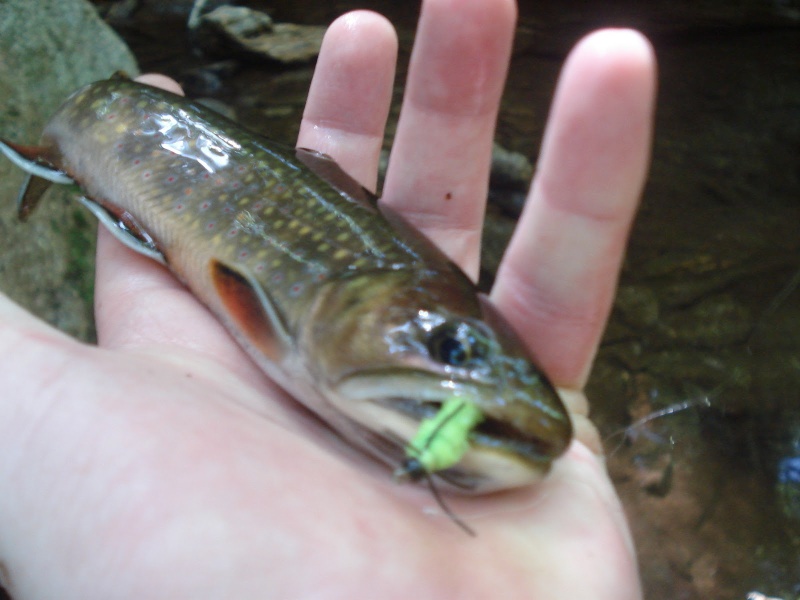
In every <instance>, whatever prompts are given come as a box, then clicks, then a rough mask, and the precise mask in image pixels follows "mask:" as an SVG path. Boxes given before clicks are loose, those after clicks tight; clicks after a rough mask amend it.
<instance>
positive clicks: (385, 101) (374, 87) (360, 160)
mask: <svg viewBox="0 0 800 600" xmlns="http://www.w3.org/2000/svg"><path fill="white" fill-rule="evenodd" d="M396 61H397V36H396V35H395V32H394V28H393V27H392V25H391V24H390V23H389V21H387V20H386V19H385V18H384V17H382V16H380V15H378V14H375V13H373V12H369V11H366V10H359V11H354V12H351V13H348V14H346V15H344V16H342V17H339V18H338V19H337V20H336V21H334V22H333V24H332V25H331V26H330V27H329V28H328V31H327V32H326V34H325V39H324V40H323V42H322V49H321V50H320V55H319V59H318V61H317V68H316V70H315V72H314V78H313V80H312V81H311V88H310V89H309V92H308V100H307V102H306V108H305V112H304V113H303V121H302V124H301V126H300V135H299V137H298V141H297V145H298V146H300V147H304V148H313V149H314V150H318V151H320V152H324V153H325V154H329V155H330V156H332V157H334V158H335V159H336V161H337V162H338V163H339V165H340V166H341V167H342V168H343V169H344V170H345V171H347V173H349V174H350V175H351V176H352V177H354V178H355V179H356V180H357V181H359V182H360V183H361V184H362V185H364V186H366V187H368V188H369V189H371V190H375V186H376V183H377V180H378V160H379V157H380V151H381V144H382V142H383V133H384V127H385V126H386V118H387V116H388V114H389V106H390V104H391V100H392V86H393V83H394V70H395V63H396Z"/></svg>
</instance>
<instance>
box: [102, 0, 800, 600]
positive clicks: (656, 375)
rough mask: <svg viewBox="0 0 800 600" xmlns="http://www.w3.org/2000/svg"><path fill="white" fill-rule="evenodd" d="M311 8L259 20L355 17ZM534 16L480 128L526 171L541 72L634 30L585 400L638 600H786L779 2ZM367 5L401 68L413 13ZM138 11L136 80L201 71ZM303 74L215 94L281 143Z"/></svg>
mask: <svg viewBox="0 0 800 600" xmlns="http://www.w3.org/2000/svg"><path fill="white" fill-rule="evenodd" d="M321 4H322V3H318V2H313V1H312V0H307V1H305V2H294V3H291V4H288V3H287V6H286V7H284V8H283V12H281V11H280V10H278V11H276V12H274V13H273V16H274V17H276V18H277V19H278V20H293V21H298V22H305V23H314V24H321V23H327V22H330V21H331V20H332V19H333V18H335V17H336V16H337V15H339V14H341V13H342V12H344V11H345V10H347V9H350V8H355V7H357V5H356V4H355V3H352V2H350V3H347V2H338V3H325V4H324V6H325V8H320V6H319V5H321ZM537 4H540V3H533V2H524V3H523V5H522V6H521V10H520V13H521V19H520V28H519V35H518V39H517V42H516V45H515V54H514V64H513V68H512V70H511V73H512V75H511V79H510V81H509V83H508V87H507V90H506V94H505V97H504V101H503V110H502V113H501V117H500V120H499V124H498V140H499V141H500V142H501V143H502V144H503V145H504V146H506V147H508V148H511V149H514V150H519V151H522V152H524V153H526V154H527V155H528V156H530V157H531V160H533V161H535V157H536V153H537V147H538V144H539V141H540V138H541V132H542V128H543V125H544V120H545V117H546V114H547V109H548V104H549V101H550V97H551V94H552V90H553V86H554V83H555V77H556V75H557V73H558V69H559V68H560V65H561V63H562V62H563V58H564V55H565V52H566V50H567V49H568V48H569V47H570V46H571V45H572V44H573V43H574V42H575V41H576V40H577V39H578V38H579V36H580V35H581V34H582V33H584V32H586V31H589V30H590V29H592V28H594V27H595V26H598V25H638V26H639V27H640V28H641V29H643V30H644V31H645V32H646V33H648V34H649V36H650V37H651V39H652V40H653V43H654V45H655V47H656V51H657V54H658V58H659V64H660V78H659V79H660V95H659V106H658V112H657V129H656V142H655V151H654V157H653V168H652V175H651V179H650V182H649V184H648V186H647V189H646V192H645V195H644V198H643V203H642V209H641V212H640V215H639V217H638V219H637V222H636V225H635V228H634V232H633V236H632V241H631V245H630V250H629V253H628V257H627V260H626V263H625V268H624V272H623V276H622V281H621V286H620V294H619V299H618V302H617V305H616V308H615V311H614V314H613V317H612V322H611V324H610V326H609V328H608V331H607V334H606V336H605V338H604V342H603V345H602V348H601V351H600V354H599V356H598V359H597V365H596V369H595V372H594V375H593V377H592V380H591V382H590V385H589V391H590V393H591V396H590V397H591V399H592V400H593V402H594V405H593V410H594V415H595V418H596V420H597V422H598V423H599V425H600V427H601V430H602V432H603V433H604V435H606V436H607V446H608V448H609V452H610V460H609V466H610V470H611V473H612V477H613V479H614V481H615V483H616V484H617V487H618V489H619V492H620V494H621V495H622V498H623V500H624V502H625V505H626V509H627V511H628V514H629V516H630V518H631V522H632V527H633V530H634V534H635V537H636V541H637V546H638V548H639V553H640V561H641V565H642V576H643V579H644V583H645V589H646V596H647V597H648V598H651V599H654V600H660V599H664V600H666V599H669V600H676V599H694V598H698V599H699V598H742V599H743V598H745V597H746V594H747V592H749V591H751V590H756V589H757V590H759V591H761V592H763V593H765V594H767V595H768V596H780V597H782V598H796V597H800V285H798V281H797V280H798V278H800V276H798V272H800V159H799V158H798V156H799V153H798V151H799V150H800V62H799V61H797V56H798V53H797V50H798V49H800V31H799V30H798V26H797V23H793V22H792V21H790V20H789V19H788V18H787V17H786V16H785V13H782V12H780V10H783V9H786V7H787V3H758V2H751V3H736V6H734V7H732V6H730V4H729V3H723V2H720V3H718V5H719V6H718V7H716V5H715V4H714V3H706V4H703V5H702V9H701V8H698V7H697V6H695V7H694V8H692V6H693V5H691V4H687V8H686V9H685V11H683V10H682V9H681V5H680V4H676V3H663V5H661V4H660V3H653V4H652V5H648V6H650V10H651V11H652V12H650V13H648V12H646V9H642V8H641V5H640V4H631V6H630V7H627V6H626V4H625V3H616V4H615V5H614V6H612V7H609V6H608V5H607V4H603V3H598V6H597V7H595V6H594V5H593V4H591V3H587V2H568V3H561V4H560V5H559V6H560V8H559V10H558V11H554V10H552V9H547V8H546V7H545V8H542V7H540V6H537ZM278 6H280V4H279V5H278ZM698 6H699V5H698ZM369 7H370V8H372V9H374V10H378V11H379V12H383V13H384V14H386V15H387V16H389V17H390V18H391V19H392V20H393V21H394V22H395V24H396V26H397V27H398V28H399V30H400V39H401V43H402V46H403V48H402V52H401V58H402V59H403V60H404V61H406V60H407V58H408V52H409V50H410V42H411V40H412V37H413V26H414V23H415V20H416V10H417V5H416V4H415V3H396V2H389V1H388V0H386V1H385V2H372V3H369ZM637 7H638V8H637ZM715 7H716V8H715ZM147 8H148V5H147V4H145V9H144V10H141V11H140V12H139V13H137V14H136V18H135V20H134V21H133V22H130V23H125V24H117V25H118V27H119V29H120V31H121V32H122V33H123V35H124V36H125V37H126V38H127V40H128V41H129V43H131V45H132V47H133V49H134V51H135V52H136V53H137V55H138V57H139V60H140V62H141V64H142V67H143V69H145V70H159V71H162V72H167V73H169V74H171V75H173V76H176V77H177V78H178V79H183V80H184V81H186V69H187V68H189V67H191V66H193V65H197V64H202V63H203V61H202V60H200V59H197V58H191V57H189V55H188V53H187V52H185V47H182V46H180V45H179V44H176V43H175V35H174V32H175V31H176V26H177V25H179V23H177V22H176V21H171V19H172V18H174V16H170V15H166V14H164V13H160V14H159V13H152V12H148V10H147ZM151 8H152V7H151ZM789 8H791V7H789ZM643 10H645V12H642V11H643ZM159 31H169V32H170V33H169V38H168V39H169V43H168V44H163V45H162V44H159V43H157V41H158V35H157V34H158V33H159ZM311 72H312V69H311V67H301V68H295V69H280V68H271V67H264V66H254V65H251V66H249V67H246V68H242V69H240V70H239V72H238V74H237V75H236V76H234V77H232V78H229V79H224V80H223V83H224V88H223V89H222V90H221V91H220V93H219V94H217V95H218V96H219V97H220V98H222V99H223V100H225V101H227V102H229V103H230V104H231V105H232V106H233V107H234V108H235V109H236V111H237V113H238V115H239V117H240V118H241V119H243V120H244V121H246V122H249V123H254V122H255V123H260V124H261V128H262V129H263V130H264V131H265V132H267V133H268V134H269V135H270V137H273V138H277V139H284V140H286V141H292V140H293V138H294V136H295V134H296V131H297V127H298V125H299V120H300V114H301V111H302V106H303V102H304V99H305V93H306V90H307V87H308V82H309V80H310V76H311ZM403 74H404V67H401V70H400V77H399V79H398V81H399V84H398V89H397V91H396V99H397V100H398V102H399V99H400V97H401V92H402V79H403ZM398 109H399V104H398V103H396V105H395V107H394V109H393V112H392V117H393V119H394V118H396V116H397V111H398ZM390 132H391V127H390ZM493 222H494V223H495V225H496V226H495V227H493V228H492V231H493V232H495V233H494V234H493V235H494V237H493V238H492V239H490V240H488V243H487V244H486V246H487V248H489V249H490V252H491V253H492V256H490V257H488V258H489V261H488V262H489V263H494V262H496V260H497V256H498V252H499V251H500V250H499V248H502V244H503V241H504V240H503V235H502V233H503V232H506V233H507V232H508V230H509V229H510V225H511V224H510V222H509V220H508V218H507V217H504V216H502V215H500V214H495V215H493ZM497 232H500V233H499V234H498V233H497ZM658 411H663V412H664V413H666V414H664V415H663V416H661V417H659V418H653V419H652V420H650V421H648V422H646V423H642V424H639V425H636V426H633V427H630V426H631V424H632V423H635V422H636V421H637V420H639V419H642V418H646V417H647V416H648V415H650V416H651V417H652V416H653V415H654V414H656V413H658ZM626 428H628V429H626ZM620 432H623V433H620Z"/></svg>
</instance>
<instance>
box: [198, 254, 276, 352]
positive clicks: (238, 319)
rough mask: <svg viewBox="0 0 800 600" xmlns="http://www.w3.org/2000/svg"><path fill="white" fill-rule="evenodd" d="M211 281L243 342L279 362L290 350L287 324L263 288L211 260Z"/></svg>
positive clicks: (244, 275) (244, 274) (254, 281)
mask: <svg viewBox="0 0 800 600" xmlns="http://www.w3.org/2000/svg"><path fill="white" fill-rule="evenodd" d="M210 269H211V281H212V282H213V284H214V288H215V289H216V291H217V294H218V296H219V299H220V301H221V302H222V304H223V305H224V307H225V309H226V314H227V317H228V318H229V319H231V320H232V321H233V322H234V324H235V325H236V326H237V329H238V330H239V331H240V332H242V334H243V335H244V337H245V338H246V341H247V342H248V343H249V344H251V345H253V346H254V347H256V348H258V350H259V351H260V352H262V353H263V355H264V356H265V357H267V358H268V359H269V360H272V361H275V362H277V361H280V360H281V359H282V358H283V357H284V356H285V355H286V354H287V352H288V351H289V349H290V347H291V338H290V336H289V332H288V330H287V327H286V322H285V320H284V319H283V317H282V315H281V313H280V312H279V311H278V309H277V307H276V306H275V303H274V302H273V301H272V299H271V298H270V297H269V295H268V293H267V292H266V291H265V290H264V288H263V287H262V286H261V285H260V284H259V283H258V281H256V280H255V278H253V277H251V276H248V275H247V274H246V273H243V272H241V271H239V270H237V269H235V268H233V267H231V266H229V265H225V264H223V263H222V262H220V261H218V260H212V261H211V265H210Z"/></svg>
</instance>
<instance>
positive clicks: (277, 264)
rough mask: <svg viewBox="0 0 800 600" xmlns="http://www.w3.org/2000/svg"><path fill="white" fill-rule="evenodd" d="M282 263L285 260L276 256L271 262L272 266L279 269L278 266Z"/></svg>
mask: <svg viewBox="0 0 800 600" xmlns="http://www.w3.org/2000/svg"><path fill="white" fill-rule="evenodd" d="M282 264H283V261H282V260H281V259H280V258H276V259H274V260H273V261H272V263H270V266H271V267H272V268H273V269H277V268H278V267H280V266H281V265H282Z"/></svg>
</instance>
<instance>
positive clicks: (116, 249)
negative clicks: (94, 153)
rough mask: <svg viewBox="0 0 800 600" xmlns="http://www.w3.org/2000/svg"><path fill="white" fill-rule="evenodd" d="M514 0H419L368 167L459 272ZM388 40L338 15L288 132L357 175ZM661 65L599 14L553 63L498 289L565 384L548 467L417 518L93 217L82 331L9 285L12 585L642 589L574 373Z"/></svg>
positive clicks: (330, 590)
mask: <svg viewBox="0 0 800 600" xmlns="http://www.w3.org/2000/svg"><path fill="white" fill-rule="evenodd" d="M514 16H515V9H514V7H513V4H512V3H511V2H509V0H468V1H466V2H465V1H463V0H460V1H458V2H456V1H455V0H428V1H427V2H426V3H425V5H424V8H423V14H422V18H421V22H420V28H419V31H418V38H417V43H416V47H415V50H414V56H413V60H412V66H411V71H410V73H409V80H408V84H407V90H406V97H405V101H404V107H403V113H402V117H401V122H400V124H399V125H398V131H397V135H396V138H395V146H394V149H393V153H392V158H391V166H390V170H389V172H388V174H387V178H386V182H385V186H384V197H383V202H385V203H387V204H388V205H390V206H391V207H392V208H394V209H396V210H399V211H401V212H402V213H403V214H404V215H405V216H406V218H407V219H408V220H409V221H411V222H412V223H414V224H416V225H417V226H418V227H419V228H420V229H422V230H423V231H424V232H425V233H426V234H427V235H429V236H430V237H431V238H432V239H434V240H436V241H437V243H438V244H440V245H441V247H442V248H443V249H444V250H445V251H446V252H447V253H448V254H449V255H450V256H451V257H453V258H454V259H455V260H456V261H457V262H458V263H459V264H461V265H462V267H464V269H465V270H466V271H467V272H468V273H470V274H472V275H475V274H476V273H477V263H478V249H479V248H478V245H479V237H480V225H481V221H482V214H483V203H484V202H485V196H486V194H485V192H486V188H487V182H488V168H489V160H490V150H491V139H492V133H493V128H494V123H495V118H496V112H497V108H498V104H499V98H500V93H501V88H502V84H503V79H504V76H505V70H506V68H507V63H508V59H509V52H510V45H511V36H512V34H513V24H514ZM395 55H396V40H395V37H394V33H393V31H392V29H391V27H390V26H389V24H388V23H387V22H386V21H385V20H384V19H382V18H380V17H378V16H376V15H374V14H372V13H366V12H357V13H352V14H350V15H347V16H345V17H342V18H341V19H339V20H338V21H337V22H336V23H334V25H332V27H331V29H330V30H329V32H328V36H327V38H326V42H325V45H324V48H323V52H322V54H321V56H320V59H319V62H318V67H317V74H316V75H315V79H314V82H313V84H312V89H311V92H310V95H309V100H308V105H307V108H306V114H305V117H304V122H303V127H302V129H301V133H300V139H299V145H300V146H305V147H311V148H315V149H317V150H320V151H322V152H325V153H327V154H330V155H332V156H333V157H334V158H335V159H336V160H337V161H338V162H339V163H340V164H341V165H342V166H343V167H344V168H345V170H347V171H349V172H350V174H351V175H353V176H354V177H356V179H359V180H360V181H362V182H363V183H365V184H366V185H368V186H371V185H374V183H375V181H376V173H377V162H378V153H379V150H380V145H381V138H382V135H383V126H384V121H385V118H386V114H387V111H388V103H389V100H390V97H391V86H392V75H393V69H394V62H395ZM653 72H654V65H653V58H652V54H651V51H650V48H649V46H648V45H647V44H646V42H644V41H643V39H642V38H641V37H640V36H638V35H636V34H634V33H631V32H625V31H607V32H602V33H598V34H595V35H593V36H590V37H589V38H588V39H586V40H584V41H583V42H581V44H579V46H578V48H577V49H576V50H575V51H574V52H573V54H572V55H571V57H570V58H569V60H568V63H567V65H566V67H565V70H564V73H563V74H562V78H561V82H560V84H559V89H558V91H557V94H556V100H555V104H554V108H553V111H552V113H551V117H550V122H549V124H548V129H547V133H546V135H545V140H544V145H543V149H542V153H541V157H540V160H539V165H538V171H537V176H536V180H535V181H534V184H533V186H532V191H531V195H530V198H529V201H528V205H527V207H526V209H525V212H524V214H523V216H522V218H521V221H520V224H519V226H518V231H517V234H516V235H515V237H514V239H513V240H512V243H511V246H510V248H509V251H508V253H507V255H506V257H505V259H504V262H503V265H502V266H501V269H500V271H499V273H498V277H497V283H496V286H495V289H494V291H493V294H492V296H493V299H494V301H495V302H496V304H497V305H498V307H499V308H500V310H501V311H502V312H503V313H504V314H505V315H506V317H507V318H508V319H509V320H510V321H511V322H512V323H513V324H515V326H516V327H517V329H518V330H519V331H520V333H521V334H522V336H523V338H524V339H526V340H527V341H528V343H529V344H530V347H531V349H532V351H533V352H534V353H535V354H536V356H537V357H538V358H539V362H540V363H541V364H542V365H543V366H544V368H545V370H546V371H547V372H548V373H549V374H550V375H551V377H552V378H553V379H554V380H555V382H556V383H558V384H559V385H560V386H562V388H564V389H566V390H569V391H568V393H567V400H568V403H569V405H570V408H571V410H572V412H573V416H574V419H575V422H576V425H577V433H578V439H577V440H576V441H575V442H574V443H573V444H572V446H571V447H570V449H569V451H568V453H567V454H566V455H565V456H564V457H562V458H561V459H559V460H558V461H557V462H556V463H555V464H554V468H553V470H552V472H551V473H550V475H549V476H548V477H547V478H546V479H545V480H544V481H543V482H542V483H541V484H538V485H536V486H532V487H530V488H528V489H524V490H518V491H515V492H510V493H506V494H501V495H495V496H489V497H482V498H464V499H461V498H459V499H450V503H451V505H452V507H453V509H454V510H455V511H456V512H457V513H458V514H459V515H460V516H461V517H463V518H464V519H465V520H467V521H468V522H469V523H470V525H472V526H473V527H474V528H475V529H476V530H477V532H478V537H477V539H470V538H468V537H466V536H464V535H463V534H462V533H461V532H460V531H459V530H458V529H457V528H455V527H453V526H452V524H451V523H449V522H448V521H447V520H446V519H445V518H444V517H442V516H441V515H439V516H438V517H436V518H431V517H429V516H426V515H425V514H424V512H423V510H422V507H429V506H432V505H433V502H432V500H431V498H430V496H429V495H428V493H427V490H425V489H424V488H419V487H413V486H397V485H396V484H394V483H393V482H392V481H391V478H390V476H389V473H388V471H387V470H386V469H385V468H384V467H381V466H378V465H375V464H373V463H372V462H371V461H370V460H369V459H367V458H365V457H362V456H361V455H359V454H358V453H356V452H355V451H354V450H352V449H350V448H349V447H348V446H346V445H345V444H343V443H342V442H340V441H339V440H338V439H337V438H335V437H334V436H333V435H332V434H331V433H329V432H328V431H327V430H326V429H325V428H323V427H321V426H319V425H318V424H317V422H316V421H315V420H314V419H313V418H309V417H308V416H307V415H305V413H302V412H300V411H298V410H297V409H296V407H295V405H294V403H293V401H291V400H289V399H287V398H285V397H284V396H283V395H282V394H281V393H280V392H279V391H278V390H277V389H276V388H275V387H274V386H272V385H271V384H270V383H269V382H268V381H267V380H266V379H265V378H264V376H263V375H262V374H261V373H260V372H259V371H258V370H257V369H256V368H255V367H254V366H253V365H252V364H251V363H250V361H249V360H248V359H247V357H246V356H245V355H244V354H243V353H242V352H241V351H240V350H239V348H238V347H237V346H236V345H235V344H234V343H233V342H232V341H231V339H230V337H229V336H228V334H227V333H226V332H225V331H224V330H223V329H222V327H221V326H220V325H219V324H218V323H217V322H216V321H215V320H214V319H213V318H212V317H211V316H210V314H209V313H208V312H207V311H206V310H205V309H204V308H203V307H202V306H201V305H199V304H198V303H197V301H196V300H195V299H194V297H193V296H191V295H190V294H189V293H188V292H187V291H186V290H185V289H184V288H183V287H182V286H181V285H180V284H179V283H178V282H177V281H176V280H175V279H174V278H173V277H172V276H171V275H170V274H169V273H168V272H167V271H166V270H164V269H163V268H161V267H160V266H159V265H156V264H154V263H152V262H150V261H148V260H147V259H145V258H143V257H141V256H139V255H136V254H134V253H132V252H131V251H129V250H128V249H127V248H124V247H122V246H121V245H120V244H118V243H117V242H116V241H115V240H113V239H111V238H110V236H109V235H108V234H106V233H105V232H101V234H100V239H99V243H98V272H97V282H96V294H97V298H96V312H97V326H98V340H99V341H98V347H89V346H86V345H83V344H80V343H78V342H76V341H74V340H72V339H69V338H67V337H66V336H64V335H63V334H60V333H58V332H56V331H55V330H53V329H52V328H50V327H48V326H46V325H44V324H42V323H41V322H39V321H37V320H36V319H35V318H33V317H32V316H31V315H29V314H28V313H26V312H25V311H23V310H22V309H20V308H19V307H17V306H15V305H13V304H12V303H11V302H9V301H8V300H7V299H5V298H0V353H2V356H3V361H2V363H0V381H2V382H3V383H2V389H3V390H4V391H3V394H2V401H0V483H1V484H2V489H3V490H4V493H3V494H2V496H0V573H2V576H3V578H4V580H5V581H6V583H7V585H8V586H9V588H10V589H11V591H12V593H13V594H14V596H15V598H17V600H23V599H25V598H59V599H63V598H81V599H87V598H132V599H134V598H135V599H141V598H147V599H157V598H170V599H174V598H190V597H191V598H251V597H252V598H263V597H269V598H306V597H308V598H315V599H316V598H331V597H337V598H338V597H347V598H372V597H381V598H409V597H415V598H454V597H474V598H493V597H498V598H516V597H525V598H537V599H547V598H563V597H568V598H597V599H602V598H615V599H620V598H637V597H639V596H640V591H639V583H638V577H637V573H636V563H635V556H634V551H633V548H632V544H631V541H630V536H629V534H628V530H627V525H626V523H625V520H624V516H623V514H622V511H621V509H620V506H619V502H618V500H617V498H616V495H615V493H614V491H613V488H612V486H611V484H610V482H609V480H608V477H607V475H606V473H605V469H604V465H603V461H602V458H601V457H600V456H599V455H598V454H595V453H594V451H597V450H599V448H598V445H597V442H596V435H595V434H594V432H593V429H592V428H591V426H590V425H589V424H588V421H587V420H586V419H585V413H586V402H585V398H583V396H582V393H581V392H580V390H581V388H582V387H583V384H584V383H585V379H586V377H587V375H588V372H589V368H590V365H591V361H592V358H593V355H594V352H595V349H596V346H597V343H598V339H599V336H600V333H601V331H602V328H603V326H604V323H605V319H606V316H607V314H608V310H609V306H610V303H611V298H612V295H613V290H614V285H615V281H616V275H617V272H618V268H619V263H620V259H621V255H622V252H623V249H624V245H625V240H626V237H627V231H628V227H629V224H630V221H631V219H632V215H633V212H634V210H635V206H636V202H637V199H638V195H639V193H640V191H641V187H642V183H643V180H644V176H645V171H646V166H647V162H648V152H649V143H650V128H651V118H652V116H651V113H652V103H653V95H654V75H653ZM151 82H153V81H152V80H151ZM447 193H450V195H451V200H449V201H445V200H444V197H445V195H446V194H447Z"/></svg>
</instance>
